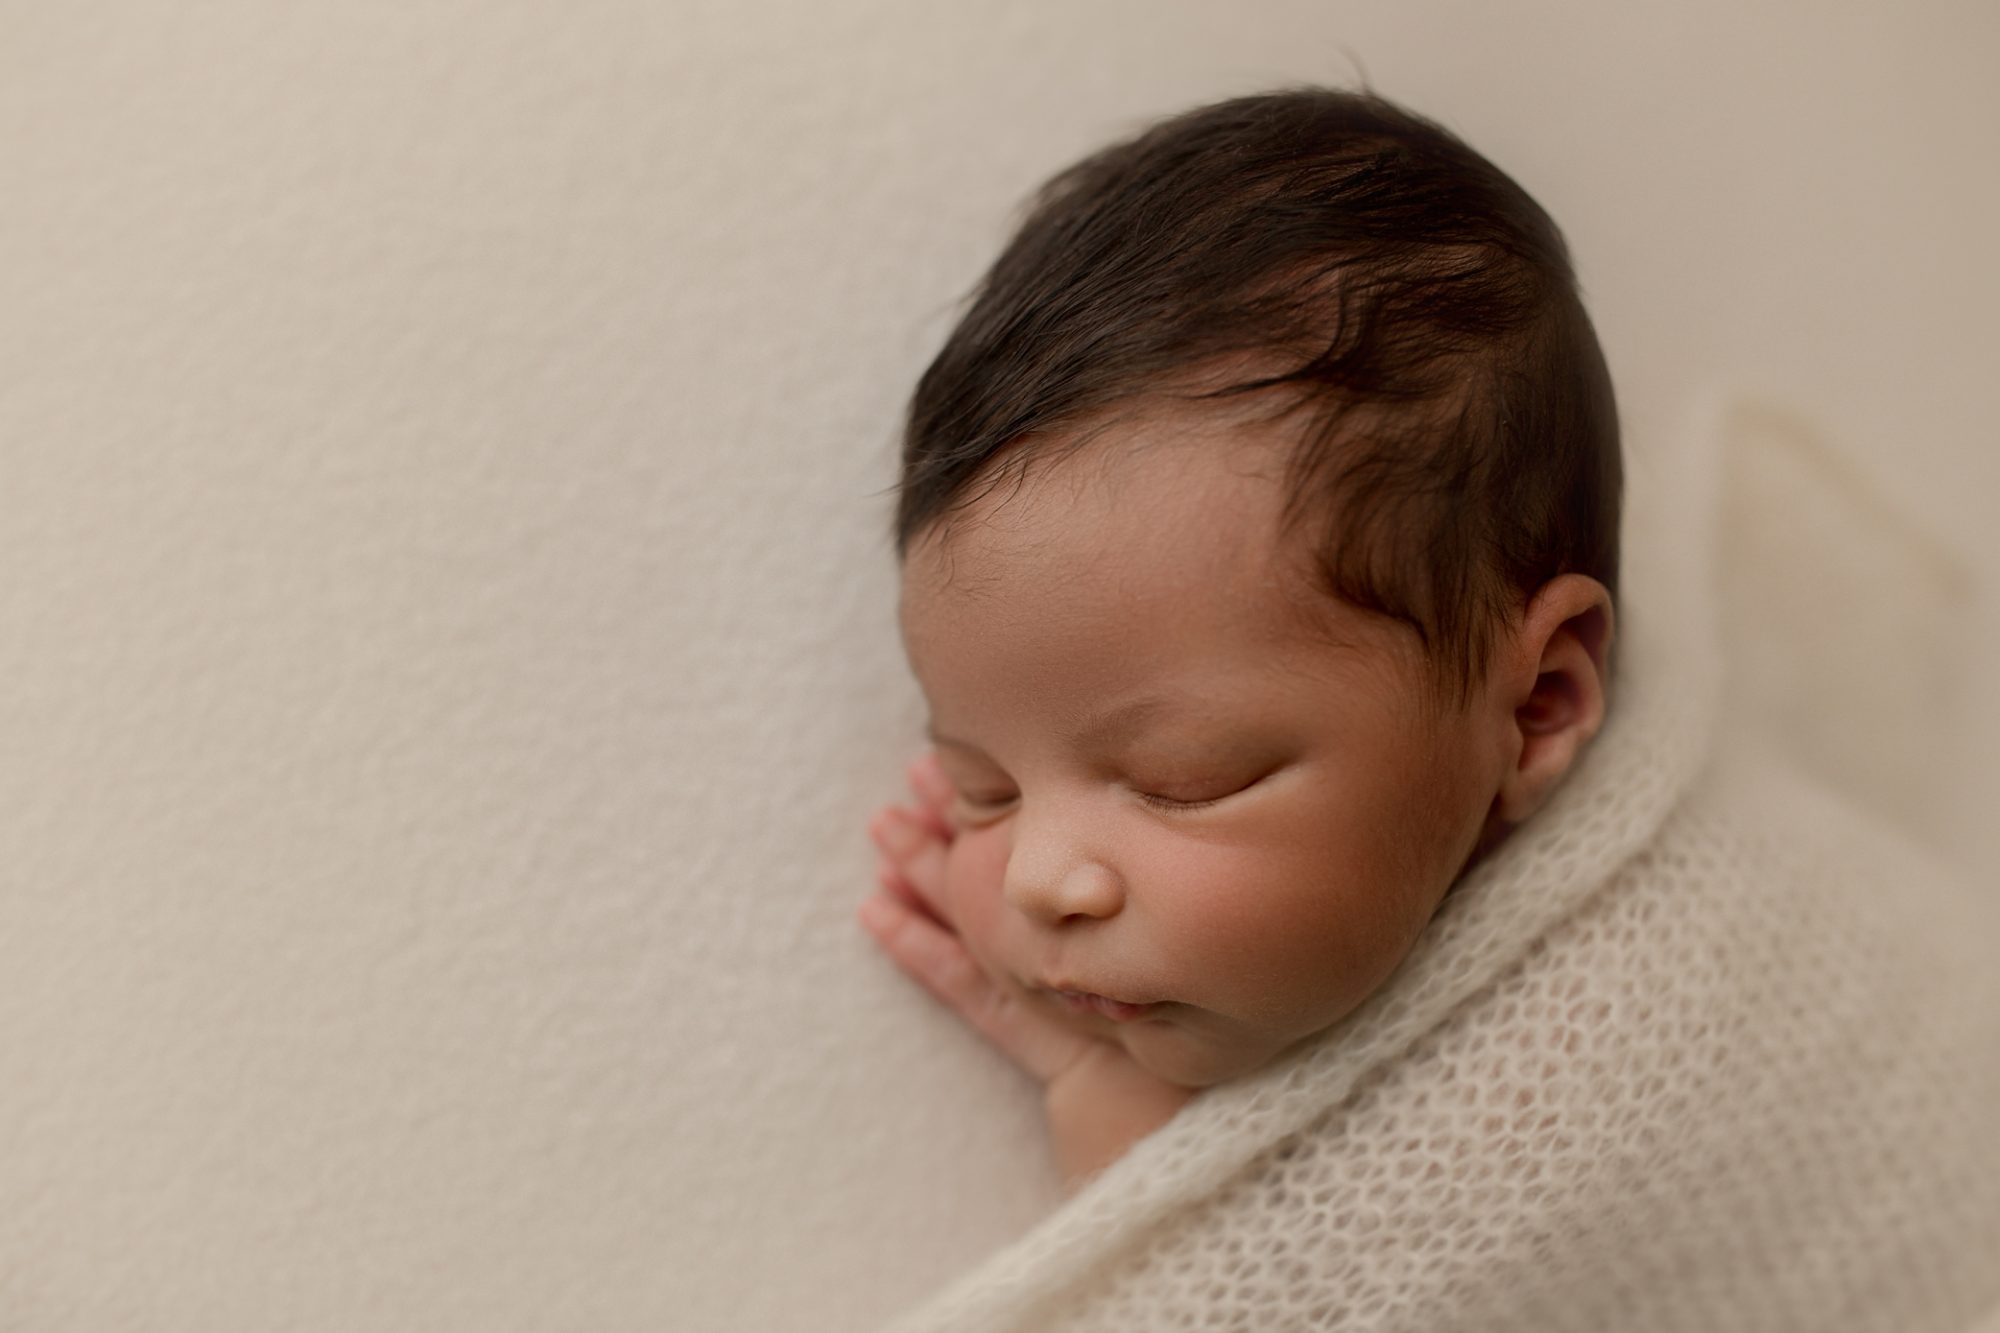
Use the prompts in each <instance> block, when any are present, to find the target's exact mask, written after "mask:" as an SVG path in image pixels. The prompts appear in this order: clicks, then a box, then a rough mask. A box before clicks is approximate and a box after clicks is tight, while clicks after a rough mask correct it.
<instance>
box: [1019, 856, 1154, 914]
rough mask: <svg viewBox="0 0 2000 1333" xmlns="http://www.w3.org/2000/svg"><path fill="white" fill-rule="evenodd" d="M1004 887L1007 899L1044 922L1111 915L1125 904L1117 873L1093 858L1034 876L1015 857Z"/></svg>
mask: <svg viewBox="0 0 2000 1333" xmlns="http://www.w3.org/2000/svg"><path fill="white" fill-rule="evenodd" d="M1006 887H1007V900H1008V901H1009V902H1011V903H1012V904H1013V905H1014V906H1015V908H1016V909H1017V910H1019V911H1021V912H1023V913H1025V914H1026V915H1028V916H1031V917H1033V918H1034V919H1035V920H1037V921H1040V922H1042V923H1043V924H1044V925H1051V926H1053V925H1059V924H1061V923H1062V922H1064V921H1067V920H1070V919H1072V918H1078V919H1101V918H1105V917H1112V916H1116V915H1117V914H1118V912H1119V910H1120V909H1121V908H1123V907H1124V905H1125V886H1124V885H1123V884H1122V883H1121V882H1120V880H1119V878H1118V875H1117V873H1116V872H1114V871H1113V870H1112V869H1111V868H1110V867H1109V866H1105V865H1101V864H1099V863H1097V862H1095V861H1077V862H1074V863H1072V864H1071V865H1069V866H1067V867H1065V868H1061V869H1058V870H1056V871H1054V872H1053V873H1049V874H1042V875H1037V874H1035V873H1033V870H1032V867H1029V866H1023V865H1020V863H1019V860H1018V858H1014V859H1010V860H1009V861H1008V865H1007V886H1006Z"/></svg>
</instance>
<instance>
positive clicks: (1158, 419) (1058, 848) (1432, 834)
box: [897, 90, 1621, 1086]
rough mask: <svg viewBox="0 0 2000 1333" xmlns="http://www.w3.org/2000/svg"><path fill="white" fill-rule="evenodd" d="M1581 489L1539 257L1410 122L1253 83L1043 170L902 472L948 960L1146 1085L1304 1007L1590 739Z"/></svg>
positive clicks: (1463, 161) (1192, 1080) (1598, 477)
mask: <svg viewBox="0 0 2000 1333" xmlns="http://www.w3.org/2000/svg"><path fill="white" fill-rule="evenodd" d="M1620 475H1621V470H1620V461H1619V448H1618V431H1617V422H1616V415H1615V411H1614V407H1613V401H1612V393H1611V386H1610V381H1609V377H1608V376H1607V374H1606V371H1605V366H1604V360H1603V357H1602V355H1601V353H1600V352H1599V350H1598V346H1597V340H1596V337H1595V335H1594V333H1593V332H1592V330H1591V326H1590V322H1589V319H1588V318H1587V317H1586V315H1585V313H1584V310H1583V307H1582V305H1581V303H1580V301H1579V300H1578V297H1577V294H1576V284H1575V279H1574V276H1573V274H1572V271H1571V268H1570V264H1569V260H1568V257H1567V254H1566V251H1565V248H1564V245H1563V241H1562V239H1561V236H1560V234H1559V233H1558V232H1557V230H1556V228H1555V225H1554V224H1553V223H1552V222H1551V221H1550V220H1549V218H1548V216H1547V215H1546V214H1545V213H1544V212H1543V211H1542V210H1541V208H1540V207H1539V206H1538V205H1536V204H1535V202H1534V201H1533V200H1532V199H1530V198H1529V197H1528V196H1527V194H1525V193H1524V192H1523V191H1522V190H1521V189H1520V187H1519V186H1517V185H1515V184H1514V183H1513V182H1512V181H1511V180H1509V179H1508V178H1507V177H1506V176H1504V175H1503V174H1501V173H1500V172H1499V171H1498V170H1496V169H1495V168H1494V167H1493V166H1492V165H1490V164H1489V163H1487V162H1486V161H1485V160H1484V159H1483V158H1481V157H1480V156H1478V155H1477V154H1475V153H1474V152H1472V151H1471V150H1470V149H1468V148H1467V147H1465V146H1464V145H1463V144H1461V143H1460V142H1459V141H1458V140H1457V139H1455V138H1453V137H1452V136H1451V135H1449V134H1448V133H1446V132H1445V131H1443V130H1441V129H1439V128H1438V127H1436V126H1434V125H1432V124H1430V123H1428V122H1426V121H1424V120H1422V119H1420V118H1417V117H1415V116H1412V115H1410V114H1409V113H1407V112H1404V111H1402V110H1400V109H1398V108H1396V107H1394V106H1393V105H1391V104H1389V103H1386V102H1384V101H1382V100H1380V99H1377V98H1374V97H1369V96H1358V95H1353V94H1347V93H1338V92H1330V91H1323V90H1307V91H1299V92H1288V93H1280V94H1273V95H1269V96H1262V97H1252V98H1245V99H1240V100H1236V101H1231V102H1226V103H1222V104H1220V105H1216V106H1211V107H1207V108H1203V109H1200V110H1197V111H1194V112H1191V113H1189V114H1187V115H1184V116H1181V117H1178V118H1175V119H1173V120H1170V121H1167V122H1165V123H1163V124H1161V125H1159V126H1157V127H1155V128H1154V129H1152V130H1150V131H1148V132H1147V133H1145V134H1144V135H1142V136H1140V137H1139V138H1137V139H1134V140H1132V141H1130V142H1127V143H1122V144H1119V145H1116V146H1114V147H1112V148H1109V149H1106V150H1104V151H1102V152H1100V153H1097V154H1095V155H1093V156H1092V157H1090V158H1087V159H1086V160H1084V161H1083V162H1081V163H1079V164H1077V165H1076V166H1074V167H1072V168H1070V169H1069V170H1068V171H1065V172H1064V173H1062V174H1061V175H1059V176H1058V177H1056V178H1055V179H1054V180H1053V181H1052V182H1051V183H1050V184H1049V185H1048V186H1047V187H1045V189H1044V190H1043V192H1042V193H1041V195H1040V196H1039V198H1038V200H1037V202H1036V204H1035V207H1034V208H1033V210H1032V212H1031V213H1030V215H1029V217H1028V218H1027V220H1026V222H1025V223H1024V224H1023V226H1022V228H1021V230H1020V232H1019V233H1018V234H1017V235H1016V237H1015V238H1014V240H1013V241H1012V242H1011V243H1010V244H1009V245H1008V247H1007V248H1006V250H1005V251H1004V252H1003V253H1002V255H1001V256H1000V258H999V260H998V261H997V262H996V263H995V265H994V267H993V269H992V271H991V272H990V273H989V274H988V275H987V277H986V279H985V281H984V283H983V285H982V287H981V289H980V291H979V293H978V295H977V298H976V299H975V301H974V303H973V304H972V306H971V308H970V310H969V311H968V312H967V313H966V315H965V316H964V318H963V320H962V321H961V322H960V323H959V325H958V327H957V329H956V330H955V331H954V332H953V334H952V336H951V338H950V340H949V341H948V342H947V343H946V345H945V347H944V349H943V350H942V351H941V352H940V353H939V354H938V357H937V359H936V360H935V361H934V362H933V363H932V365H931V366H930V368H929V370H928V371H927V372H926V373H925V375H924V377H923V379H922V381H921V383H920V384H919V386H918V388H917V391H916V395H915V398H914V400H913V402H912V404H911V408H910V418H909V427H908V434H907V437H906V440H905V445H904V453H903V473H902V480H901V489H900V493H899V508H898V514H897V550H898V553H899V555H900V556H901V558H902V560H903V600H902V624H903V632H904V639H905V644H906V646H907V648H908V651H909V655H910V660H911V663H912V666H913V669H914V671H915V673H916V676H917V678H918V681H919V683H920V684H921V685H922V687H923V690H924V693H925V695H926V697H927V699H928V701H929V704H930V708H931V728H932V733H933V739H934V740H935V742H936V744H937V749H938V757H939V760H940V762H941V764H942V765H943V767H944V769H945V771H946V773H947V774H948V775H949V776H950V778H951V779H952V782H953V784H954V786H955V787H956V788H957V790H958V793H959V799H958V806H957V811H956V820H957V823H958V824H959V826H960V832H959V835H958V837H957V839H956V840H955V841H954V843H953V845H952V849H951V853H950V870H949V872H948V876H947V880H948V882H947V893H948V896H949V899H950V901H949V902H948V903H947V904H946V906H947V907H948V910H949V912H950V915H951V917H952V920H953V924H954V925H955V927H956V928H957V929H958V931H959V934H960V937H961V938H962V939H963V941H964V942H965V944H966V946H967V948H968V949H969V950H970V951H971V952H972V954H973V956H974V957H975V958H976V959H977V960H978V961H979V963H980V964H981V965H982V966H983V967H984V968H985V970H986V971H987V972H988V973H989V974H991V975H992V976H993V977H994V978H995V980H996V981H998V982H1000V983H1001V984H1002V985H1003V986H1005V987H1008V988H1011V989H1014V990H1015V991H1017V992H1018V994H1019V995H1020V996H1021V998H1023V999H1024V1000H1025V1001H1026V1002H1028V1003H1032V1004H1038V1005H1044V1006H1047V1007H1048V1008H1049V1009H1050V1011H1051V1012H1059V1013H1062V1014H1064V1015H1065V1017H1066V1019H1067V1020H1068V1021H1071V1022H1074V1023H1076V1024H1079V1025H1081V1026H1083V1027H1085V1028H1087V1029H1088V1030H1090V1031H1093V1032H1095V1033H1097V1034H1098V1035H1100V1036H1103V1037H1105V1038H1106V1039H1108V1040H1114V1041H1117V1042H1119V1043H1121V1044H1122V1045H1124V1046H1125V1048H1126V1049H1127V1050H1128V1051H1130V1053H1131V1054H1132V1055H1133V1056H1134V1057H1135V1058H1136V1059H1137V1060H1138V1062H1139V1063H1141V1064H1142V1065H1144V1066H1145V1067H1147V1068H1148V1069H1150V1070H1152V1071H1153V1072H1154V1073H1156V1074H1158V1075H1161V1076H1162V1077H1165V1078H1168V1079H1171V1080H1173V1081H1175V1082H1179V1083H1184V1084H1187V1085H1189V1086H1203V1085H1207V1084H1210V1083H1214V1082H1217V1081H1220V1080H1222V1079H1225V1078H1229V1077H1232V1076H1234V1075H1237V1074H1241V1073H1243V1072H1246V1071H1248V1070H1250V1069H1253V1068H1255V1067H1257V1066H1259V1065H1261V1064H1263V1063H1265V1062H1266V1061H1268V1060H1269V1059H1271V1058H1272V1057H1273V1056H1274V1055H1276V1054H1277V1053H1278V1052H1280V1051H1282V1050H1284V1049H1285V1048H1287V1047H1289V1046H1291V1045H1292V1044H1294V1043H1295V1042H1297V1041H1298V1040H1300V1039H1301V1038H1304V1037H1306V1036H1308V1035H1310V1034H1312V1033H1314V1032H1318V1031H1320V1030H1322V1029H1324V1028H1326V1027H1328V1026H1329V1025H1331V1024H1333V1023H1334V1022H1336V1021H1338V1020H1339V1019H1340V1018H1342V1017H1343V1016H1345V1015H1346V1014H1347V1013H1349V1012H1350V1011H1351V1010H1353V1009H1354V1008H1355V1006H1356V1005H1358V1004H1359V1003H1360V1002H1361V1001H1362V1000H1363V999H1364V998H1365V997H1366V996H1367V995H1368V994H1369V993H1370V992H1372V991H1374V990H1375V989H1376V988H1377V987H1378V986H1380V985H1381V984H1382V982H1383V981H1384V980H1385V979H1386V978H1387V977H1388V976H1389V974H1390V973H1391V972H1392V971H1393V970H1394V968H1395V967H1396V965H1397V964H1398V963H1399V962H1400V961H1401V960H1402V958H1403V957H1404V955H1405V954H1406V953H1407V952H1408V950H1409V948H1410V946H1411V944H1412V943H1413V942H1414V940H1415V939H1416V937H1417V935H1418V933H1419V932H1420V931H1421V930H1422V928H1423V926H1424V924H1425V923H1426V922H1427V921H1428V920H1429V919H1430V917H1431V915H1432V913H1433V912H1434V911H1435V910H1436V908H1437V907H1438V904H1439V903H1440V901H1441V900H1442V899H1443V898H1444V896H1445V895H1446V893H1447V892H1448V891H1449V890H1450V888H1451V887H1452V885H1453V884H1454V883H1456V882H1457V880H1458V879H1459V878H1460V876H1462V875H1463V874H1464V873H1465V871H1466V870H1467V869H1468V868H1469V866H1470V865H1471V864H1472V863H1473V862H1474V861H1476V860H1477V859H1478V858H1479V857H1480V856H1482V855H1484V854H1485V853H1486V852H1487V851H1489V850H1490V849H1491V848H1492V847H1494V846H1495V845H1496V844H1497V843H1498V842H1499V841H1500V840H1501V839H1503V838H1504V837H1505V836H1506V835H1507V833H1508V831H1509V830H1510V829H1512V828H1513V827H1514V826H1516V825H1518V824H1519V823H1520V822H1521V821H1523V820H1525V819H1527V818H1529V817H1530V816H1531V815H1532V814H1533V813H1534V812H1535V811H1536V810H1537V809H1538V808H1539V807H1540V806H1541V805H1542V804H1543V803H1544V801H1545V800H1546V799H1547V797H1548V796H1549V794H1550V792H1551V790H1552V789H1553V788H1554V787H1555V785H1556V784H1557V783H1558V781H1559V780H1560V779H1561V778H1562V776H1563V775H1564V773H1565V772H1567V771H1568V770H1569V768H1570V767H1571V766H1572V764H1573V763H1574V761H1575V760H1576V758H1577V756H1578V754H1579V753H1580V752H1581V750H1582V749H1583V747H1584V746H1585V745H1586V744H1587V743H1588V742H1589V740H1590V739H1591V737H1592V736H1593V735H1595V734H1596V731H1597V729H1598V727H1599V725H1600V723H1601V722H1602V720H1603V716H1604V709H1605V685H1606V681H1607V654H1608V651H1609V647H1610V638H1611V628H1612V615H1611V608H1612V601H1611V598H1612V594H1613V591H1614V590H1615V586H1616V577H1617V561H1618V554H1617V552H1618V546H1617V540H1618V513H1619V493H1620ZM1061 991H1069V992H1076V993H1087V994H1088V995H1089V996H1092V997H1096V998H1092V999H1086V1000H1078V999H1077V998H1076V997H1075V996H1074V995H1073V996H1071V997H1069V998H1065V997H1064V996H1063V995H1061V994H1058V993H1057V992H1061ZM1137 1006H1145V1007H1144V1008H1139V1007H1137Z"/></svg>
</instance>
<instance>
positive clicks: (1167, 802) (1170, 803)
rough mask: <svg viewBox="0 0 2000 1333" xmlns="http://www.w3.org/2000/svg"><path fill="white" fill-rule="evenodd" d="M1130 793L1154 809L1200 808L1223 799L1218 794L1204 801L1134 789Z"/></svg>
mask: <svg viewBox="0 0 2000 1333" xmlns="http://www.w3.org/2000/svg"><path fill="white" fill-rule="evenodd" d="M1132 794H1133V795H1134V796H1136V797H1138V798H1139V799H1140V800H1141V801H1144V802H1145V803H1146V804H1147V805H1150V806H1152V807H1153V808H1154V809H1155V810H1201V809H1205V808H1206V807H1208V806H1211V805H1216V804H1219V803H1220V802H1221V801H1222V799H1223V798H1222V797H1220V796H1211V797H1209V798H1208V799H1207V800H1205V801H1176V800H1175V799H1174V798H1173V797H1171V796H1155V795H1154V794H1153V793H1151V792H1149V791H1135V792H1133V793H1132ZM1230 794H1231V795H1234V794H1235V793H1233V792H1232V793H1230Z"/></svg>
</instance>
